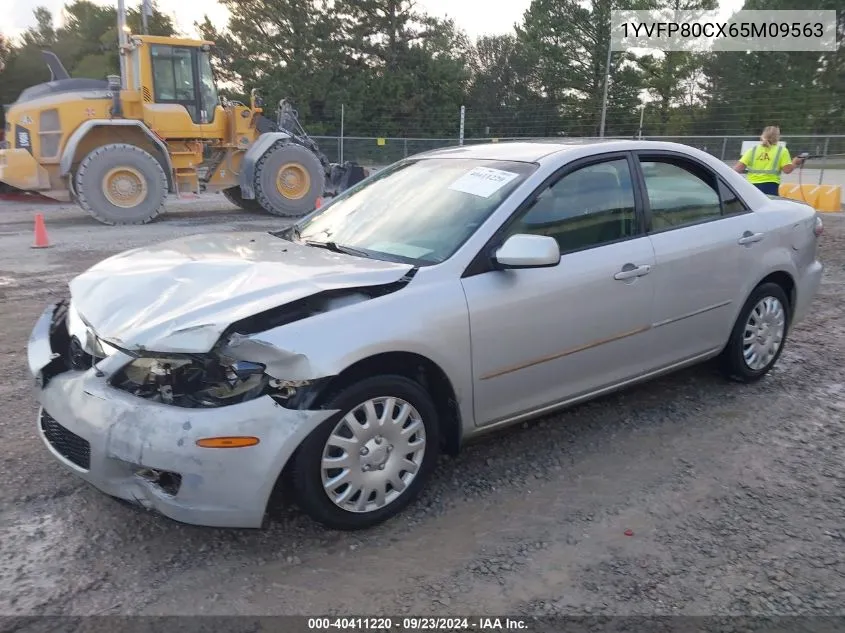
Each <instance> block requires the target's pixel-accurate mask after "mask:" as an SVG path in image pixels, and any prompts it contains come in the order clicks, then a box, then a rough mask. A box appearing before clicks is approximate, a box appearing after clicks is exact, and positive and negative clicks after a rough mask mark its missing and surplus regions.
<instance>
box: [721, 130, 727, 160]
mask: <svg viewBox="0 0 845 633" xmlns="http://www.w3.org/2000/svg"><path fill="white" fill-rule="evenodd" d="M727 147H728V137H727V136H726V137H725V138H723V139H722V158H720V159H719V160H721V161H722V162H724V161H725V149H727Z"/></svg>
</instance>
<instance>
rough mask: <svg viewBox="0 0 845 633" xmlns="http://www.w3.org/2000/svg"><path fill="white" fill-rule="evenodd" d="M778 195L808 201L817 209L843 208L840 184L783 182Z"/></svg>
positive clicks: (826, 210)
mask: <svg viewBox="0 0 845 633" xmlns="http://www.w3.org/2000/svg"><path fill="white" fill-rule="evenodd" d="M778 195H781V196H783V197H784V198H791V199H793V200H799V201H801V202H806V203H807V204H809V205H811V206H812V207H813V208H814V209H815V210H816V211H823V212H827V213H837V212H839V211H841V210H842V187H841V186H840V185H798V184H795V183H783V184H781V186H780V187H779V190H778Z"/></svg>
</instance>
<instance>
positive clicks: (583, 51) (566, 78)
mask: <svg viewBox="0 0 845 633" xmlns="http://www.w3.org/2000/svg"><path fill="white" fill-rule="evenodd" d="M643 6H647V3H646V2H645V1H639V0H594V1H593V2H592V3H591V5H589V6H588V5H584V4H582V3H581V2H579V1H578V0H532V2H531V5H530V6H529V7H528V10H527V11H526V12H525V15H524V16H523V23H522V25H521V26H518V27H517V37H518V40H519V42H520V44H521V45H522V46H525V47H526V48H527V49H528V50H529V51H531V54H532V55H533V57H534V59H536V60H537V64H538V66H537V73H538V79H539V83H540V86H539V88H540V90H541V92H542V93H543V94H545V95H546V97H547V98H549V99H551V100H552V101H553V102H555V103H557V104H559V107H560V108H561V113H562V116H563V119H564V121H565V122H566V123H567V125H568V129H567V130H566V131H567V133H569V134H571V135H576V136H577V135H595V134H598V132H599V128H600V117H601V109H602V100H603V93H604V81H605V73H606V67H607V56H608V50H609V48H610V12H611V11H612V10H624V9H637V8H641V7H643ZM632 61H633V57H632V56H631V55H629V54H627V53H615V54H613V55H611V60H610V81H609V90H608V114H610V113H611V112H612V113H613V115H614V116H613V117H610V116H608V128H607V133H608V134H612V133H613V128H614V127H615V128H616V130H617V131H622V130H630V129H631V128H632V127H633V126H635V123H633V121H634V119H635V118H636V106H637V104H638V102H639V91H640V89H641V87H642V73H641V72H640V71H639V70H638V69H637V67H636V65H634V64H632Z"/></svg>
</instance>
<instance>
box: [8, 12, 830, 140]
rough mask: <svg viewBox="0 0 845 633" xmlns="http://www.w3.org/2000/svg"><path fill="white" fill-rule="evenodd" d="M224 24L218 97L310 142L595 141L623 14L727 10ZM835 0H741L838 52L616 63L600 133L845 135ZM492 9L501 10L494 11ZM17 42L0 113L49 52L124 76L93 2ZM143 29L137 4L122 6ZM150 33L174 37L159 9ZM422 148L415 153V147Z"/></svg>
mask: <svg viewBox="0 0 845 633" xmlns="http://www.w3.org/2000/svg"><path fill="white" fill-rule="evenodd" d="M218 1H219V2H220V3H221V4H223V5H224V6H225V7H226V8H227V9H228V11H229V13H230V19H229V22H228V25H227V27H226V28H225V29H222V30H221V29H218V28H216V27H215V26H214V25H213V24H212V23H211V22H210V20H209V19H208V18H206V19H205V20H204V21H202V22H201V23H199V24H196V27H197V29H198V30H199V32H200V33H201V35H202V37H204V38H205V39H209V40H212V41H214V42H215V43H216V47H215V50H214V68H215V72H216V75H217V78H218V81H219V83H220V94H221V95H222V96H225V97H227V98H229V99H235V100H238V101H242V102H248V100H249V94H250V92H251V91H252V90H257V91H258V92H259V93H260V94H261V95H262V96H263V97H264V99H265V103H266V109H267V110H268V111H269V112H268V114H270V115H272V110H273V109H274V107H275V104H276V103H277V102H278V101H279V100H280V99H283V98H284V99H287V100H288V101H290V102H292V103H293V104H294V106H295V107H296V108H297V109H298V111H299V114H300V119H301V120H302V122H303V124H304V125H305V126H306V128H307V129H308V131H309V132H310V133H312V134H314V135H337V134H339V133H340V127H341V109H343V127H344V134H345V136H347V137H350V136H380V137H405V138H414V137H440V138H457V136H458V132H459V112H460V108H461V106H462V105H463V106H466V120H465V128H464V134H465V136H466V138H468V139H472V138H481V137H509V136H558V135H566V136H588V135H595V134H598V132H599V129H600V121H601V110H602V100H603V93H604V88H605V85H604V82H605V72H606V68H607V61H608V57H607V55H608V49H609V42H610V12H611V11H612V10H615V9H645V8H666V9H675V10H690V9H705V10H709V9H714V8H717V6H718V2H719V0H532V2H531V3H530V5H529V7H528V9H527V10H526V11H525V13H524V15H523V16H522V19H521V20H520V22H519V23H518V24H516V25H514V31H513V32H512V33H509V34H501V35H489V36H484V37H480V38H478V40H477V41H475V42H470V41H469V40H468V38H467V36H466V34H465V33H463V32H462V31H461V30H460V29H458V28H456V26H455V24H454V23H453V22H451V21H449V20H441V19H438V18H434V17H432V16H430V15H426V14H425V13H423V12H422V11H420V10H419V9H418V8H417V6H416V5H415V2H414V1H413V0H218ZM841 4H842V0H800V1H799V0H747V2H746V6H745V8H747V9H767V10H769V9H796V8H800V9H839V16H838V18H839V21H840V22H839V29H840V44H839V49H838V50H837V52H835V53H826V54H814V53H794V52H790V53H737V52H725V53H714V54H692V53H686V52H668V53H663V54H655V55H646V56H639V57H636V56H633V55H632V54H629V53H621V52H614V53H613V54H612V55H611V57H610V66H609V69H610V77H609V84H608V102H607V117H606V129H605V133H606V134H608V135H625V136H631V135H634V134H636V133H637V129H638V126H639V119H640V112H641V110H640V105H641V96H647V99H648V105H647V107H646V109H645V111H644V113H645V115H644V127H643V132H644V133H645V134H649V135H655V134H661V135H685V134H690V135H696V134H697V135H708V134H752V135H756V134H757V133H758V131H759V130H760V129H761V128H762V127H764V126H765V125H769V124H778V125H780V126H781V128H782V129H783V131H784V133H785V134H801V133H836V132H841V131H842V130H843V128H845V46H843V44H842V41H843V40H845V12H843V11H842V10H841V8H842V7H841ZM490 10H495V9H494V8H493V6H492V5H491V8H490ZM34 16H35V22H36V25H35V26H34V27H33V28H31V29H29V30H28V31H27V32H26V33H24V34H23V36H22V37H21V38H20V39H19V41H16V42H8V41H7V40H5V39H3V38H2V37H0V103H10V102H11V101H14V99H15V98H16V97H17V95H18V94H19V93H20V91H21V90H23V89H24V88H26V87H28V86H30V85H32V84H34V83H38V82H41V81H46V80H48V79H49V73H48V71H47V69H46V67H45V65H44V63H43V61H42V60H41V56H40V51H41V50H42V49H44V48H50V49H52V50H53V51H55V52H56V53H57V54H58V55H59V57H60V58H61V59H62V60H63V62H64V63H65V65H66V67H67V68H68V70H69V71H70V73H71V74H72V75H73V76H76V77H83V76H87V77H95V78H101V77H104V76H105V75H107V74H111V73H115V72H117V68H118V55H117V30H116V19H115V9H114V8H113V7H109V6H100V5H99V4H95V3H94V2H92V1H91V0H73V1H72V2H71V3H70V4H67V5H66V6H65V8H64V15H63V20H62V24H63V26H62V27H60V28H56V26H55V24H54V20H53V16H52V15H51V14H50V12H49V11H47V10H46V9H44V8H42V7H39V8H37V9H35V11H34ZM128 23H129V25H130V26H131V29H132V30H133V31H134V32H139V31H140V28H141V16H140V13H139V11H138V9H137V8H133V9H130V10H129V13H128ZM150 29H151V32H152V33H154V34H161V35H170V34H174V31H175V29H174V26H173V24H172V23H171V21H170V19H169V18H167V17H166V16H164V15H162V14H161V13H159V12H158V11H156V12H155V15H154V16H153V17H152V18H150ZM412 144H413V143H412Z"/></svg>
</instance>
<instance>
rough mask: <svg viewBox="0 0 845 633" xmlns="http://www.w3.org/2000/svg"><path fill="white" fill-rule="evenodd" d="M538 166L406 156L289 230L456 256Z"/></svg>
mask: <svg viewBox="0 0 845 633" xmlns="http://www.w3.org/2000/svg"><path fill="white" fill-rule="evenodd" d="M536 168H537V166H536V165H534V164H531V163H519V162H510V161H498V160H496V161H494V160H479V159H463V158H461V159H455V158H429V159H410V160H406V161H402V162H400V163H396V164H394V165H392V166H390V167H388V168H386V169H384V170H382V171H380V172H378V173H377V174H375V175H374V176H373V177H372V178H370V179H368V180H366V181H364V182H362V183H360V184H359V185H357V186H355V187H353V188H352V189H350V190H348V191H346V192H344V193H343V194H341V195H340V196H338V197H337V198H335V199H334V200H333V201H332V202H331V204H329V205H327V206H326V208H325V210H324V211H322V212H318V213H315V214H313V215H312V216H310V217H308V218H306V219H305V220H304V221H302V223H301V224H299V225H298V226H296V227H295V230H294V231H292V233H291V234H292V235H295V237H296V238H297V239H299V240H301V241H303V242H306V243H309V242H310V243H312V244H317V245H320V244H326V243H329V244H330V245H332V246H333V247H335V248H336V249H337V250H345V251H347V252H354V254H358V255H361V256H367V257H374V258H378V259H388V260H394V261H404V262H409V263H413V264H416V265H427V264H429V265H430V264H436V263H439V262H442V261H444V260H446V259H448V258H449V257H451V256H452V254H454V253H455V251H457V250H458V248H460V247H461V245H462V244H463V243H464V242H465V241H466V240H467V239H468V238H469V237H470V236H471V235H472V234H473V232H475V230H476V229H477V228H478V227H479V226H480V225H481V224H482V223H483V222H484V221H485V220H486V219H487V218H488V217H489V216H490V214H491V213H493V211H494V210H495V209H496V208H497V207H498V206H499V204H500V203H501V202H502V201H503V200H504V199H505V198H506V197H507V196H508V195H509V194H510V193H511V192H512V191H513V190H514V189H515V188H516V187H517V186H518V185H519V184H520V183H521V182H522V181H523V180H524V179H525V178H526V177H527V176H528V175H529V174H531V173H532V172H533V171H534V170H535V169H536Z"/></svg>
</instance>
